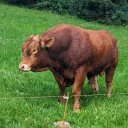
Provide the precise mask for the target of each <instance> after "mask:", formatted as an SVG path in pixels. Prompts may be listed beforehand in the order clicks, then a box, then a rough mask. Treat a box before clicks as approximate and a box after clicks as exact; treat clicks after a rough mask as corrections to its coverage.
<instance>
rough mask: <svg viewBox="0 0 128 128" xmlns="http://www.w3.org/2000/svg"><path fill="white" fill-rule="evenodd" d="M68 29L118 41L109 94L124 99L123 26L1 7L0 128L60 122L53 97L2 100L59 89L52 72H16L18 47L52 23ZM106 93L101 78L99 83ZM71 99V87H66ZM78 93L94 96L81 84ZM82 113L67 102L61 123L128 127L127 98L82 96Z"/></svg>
mask: <svg viewBox="0 0 128 128" xmlns="http://www.w3.org/2000/svg"><path fill="white" fill-rule="evenodd" d="M61 23H66V24H72V25H77V26H80V27H83V28H86V29H96V30H99V29H106V30H108V31H109V32H111V33H112V34H113V35H114V36H115V37H116V38H117V40H118V48H119V63H118V67H117V69H116V72H115V76H114V82H113V89H112V93H113V94H115V93H127V94H128V67H127V65H128V27H125V28H124V27H115V26H105V25H101V24H97V23H95V22H86V21H84V20H80V19H77V18H75V17H71V16H69V15H64V16H60V15H57V14H54V13H52V12H49V11H37V10H30V9H25V8H19V7H15V6H8V5H3V4H0V128H54V125H53V123H54V122H56V121H59V120H62V116H63V110H64V105H61V104H58V103H57V98H42V99H26V98H22V99H1V98H10V97H34V96H36V97H38V96H55V95H56V96H57V95H58V94H59V89H58V86H57V83H56V81H55V79H54V78H53V75H52V73H51V72H49V71H47V72H42V73H32V72H28V73H22V74H19V72H18V64H19V61H20V58H21V46H22V43H23V42H24V41H25V40H26V38H27V37H28V36H29V35H31V34H35V35H36V34H41V33H43V32H44V31H46V30H47V29H49V28H51V27H52V26H55V25H56V24H61ZM98 83H99V87H100V90H99V92H98V93H105V91H106V87H105V82H104V77H99V80H98ZM67 91H69V92H70V95H71V87H70V88H67ZM82 94H94V93H93V92H92V91H91V88H90V86H88V84H87V81H86V82H85V84H84V87H83V90H82ZM80 102H81V112H80V113H74V112H73V111H72V107H73V98H70V99H69V104H68V110H67V117H66V121H68V122H70V124H71V125H72V128H128V95H113V96H111V98H110V99H107V98H106V97H104V96H94V97H81V100H80Z"/></svg>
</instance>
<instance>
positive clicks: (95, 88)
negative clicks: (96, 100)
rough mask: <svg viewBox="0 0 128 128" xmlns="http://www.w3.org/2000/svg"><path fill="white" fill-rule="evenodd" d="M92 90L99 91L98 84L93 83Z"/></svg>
mask: <svg viewBox="0 0 128 128" xmlns="http://www.w3.org/2000/svg"><path fill="white" fill-rule="evenodd" d="M92 91H93V92H97V91H99V87H98V84H96V85H92Z"/></svg>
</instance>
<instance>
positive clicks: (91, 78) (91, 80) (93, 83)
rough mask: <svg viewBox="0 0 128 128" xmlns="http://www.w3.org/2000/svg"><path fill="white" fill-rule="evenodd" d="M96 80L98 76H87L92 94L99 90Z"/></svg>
mask: <svg viewBox="0 0 128 128" xmlns="http://www.w3.org/2000/svg"><path fill="white" fill-rule="evenodd" d="M97 78H98V75H93V76H88V80H89V84H90V85H91V87H92V90H93V92H96V91H98V90H99V87H98V83H97Z"/></svg>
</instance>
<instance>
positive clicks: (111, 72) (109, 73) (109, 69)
mask: <svg viewBox="0 0 128 128" xmlns="http://www.w3.org/2000/svg"><path fill="white" fill-rule="evenodd" d="M115 68H116V64H115V65H111V66H109V67H107V68H106V70H105V75H106V87H107V93H106V96H107V97H108V98H109V97H110V96H111V88H112V81H113V76H114V71H115Z"/></svg>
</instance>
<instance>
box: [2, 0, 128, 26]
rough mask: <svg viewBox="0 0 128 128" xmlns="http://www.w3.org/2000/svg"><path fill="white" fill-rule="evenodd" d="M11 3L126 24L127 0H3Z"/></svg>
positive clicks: (127, 21) (104, 21) (87, 18)
mask: <svg viewBox="0 0 128 128" xmlns="http://www.w3.org/2000/svg"><path fill="white" fill-rule="evenodd" d="M4 1H5V2H7V3H12V4H24V5H27V6H29V7H34V8H36V9H39V10H46V9H47V10H52V11H56V12H58V13H59V14H65V13H69V14H71V15H76V16H77V17H79V18H82V19H85V20H87V21H97V22H100V23H105V24H115V25H123V26H125V25H127V24H128V0H124V1H123V2H122V0H4Z"/></svg>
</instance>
